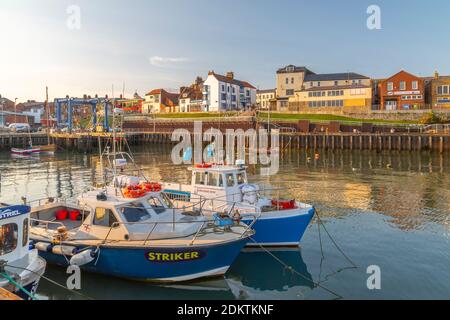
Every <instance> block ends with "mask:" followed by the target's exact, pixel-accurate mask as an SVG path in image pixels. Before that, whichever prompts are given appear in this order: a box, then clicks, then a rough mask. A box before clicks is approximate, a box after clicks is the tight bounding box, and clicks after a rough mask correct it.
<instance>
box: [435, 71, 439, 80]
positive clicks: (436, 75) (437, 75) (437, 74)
mask: <svg viewBox="0 0 450 320" xmlns="http://www.w3.org/2000/svg"><path fill="white" fill-rule="evenodd" d="M434 78H435V79H436V80H438V79H439V72H437V70H436V71H435V72H434Z"/></svg>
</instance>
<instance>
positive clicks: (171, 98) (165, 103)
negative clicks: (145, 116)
mask: <svg viewBox="0 0 450 320" xmlns="http://www.w3.org/2000/svg"><path fill="white" fill-rule="evenodd" d="M178 98H179V95H178V94H177V93H170V92H168V91H166V90H164V89H155V90H152V91H150V92H149V93H147V94H146V95H145V100H144V102H143V103H142V113H171V112H178V111H179V106H178Z"/></svg>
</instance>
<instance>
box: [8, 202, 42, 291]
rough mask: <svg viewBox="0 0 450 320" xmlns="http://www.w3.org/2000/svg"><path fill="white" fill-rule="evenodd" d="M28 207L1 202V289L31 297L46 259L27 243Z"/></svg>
mask: <svg viewBox="0 0 450 320" xmlns="http://www.w3.org/2000/svg"><path fill="white" fill-rule="evenodd" d="M29 223H30V207H29V206H23V205H18V206H9V205H3V204H0V288H4V289H6V290H8V291H10V292H12V293H14V294H16V295H17V296H19V297H20V298H22V299H26V300H29V299H33V297H34V294H35V293H36V290H37V287H38V285H39V280H40V278H41V276H42V275H43V274H44V272H45V268H46V262H45V260H44V259H42V258H41V257H39V256H38V253H37V250H34V249H30V245H29Z"/></svg>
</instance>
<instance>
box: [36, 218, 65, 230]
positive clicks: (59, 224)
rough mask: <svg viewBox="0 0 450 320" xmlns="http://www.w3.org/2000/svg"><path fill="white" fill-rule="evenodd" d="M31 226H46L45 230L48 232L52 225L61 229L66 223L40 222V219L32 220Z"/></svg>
mask: <svg viewBox="0 0 450 320" xmlns="http://www.w3.org/2000/svg"><path fill="white" fill-rule="evenodd" d="M30 222H31V225H35V224H38V225H44V226H45V228H44V229H45V230H46V231H47V230H48V229H49V226H50V225H56V226H59V227H64V226H65V225H64V223H62V222H60V221H50V220H40V219H30Z"/></svg>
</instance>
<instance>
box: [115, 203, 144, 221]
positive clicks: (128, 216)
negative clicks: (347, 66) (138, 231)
mask: <svg viewBox="0 0 450 320" xmlns="http://www.w3.org/2000/svg"><path fill="white" fill-rule="evenodd" d="M120 210H121V211H122V214H123V216H124V217H125V220H127V222H131V223H136V222H142V221H145V220H148V219H150V213H149V212H148V211H147V209H145V207H144V206H143V204H142V203H130V204H128V205H127V206H126V207H122V208H121V209H120Z"/></svg>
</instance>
